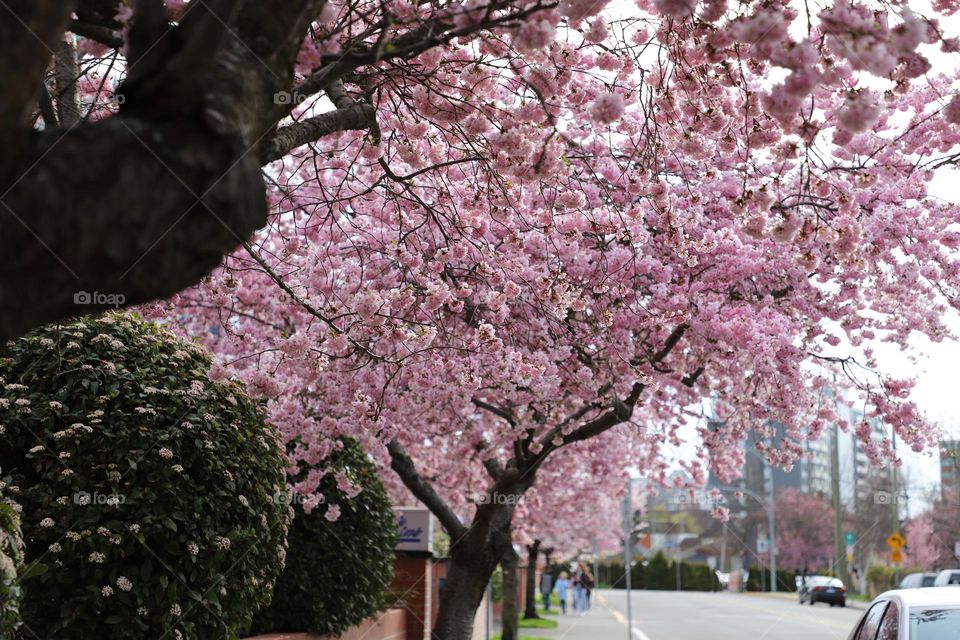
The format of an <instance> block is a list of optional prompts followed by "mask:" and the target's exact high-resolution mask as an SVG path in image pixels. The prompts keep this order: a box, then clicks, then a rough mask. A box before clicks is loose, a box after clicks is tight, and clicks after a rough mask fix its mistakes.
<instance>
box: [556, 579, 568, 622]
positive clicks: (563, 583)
mask: <svg viewBox="0 0 960 640" xmlns="http://www.w3.org/2000/svg"><path fill="white" fill-rule="evenodd" d="M556 587H557V599H558V600H560V612H561V613H563V614H564V615H566V614H567V589H569V588H570V574H568V573H567V572H566V571H561V572H560V577H559V578H557V584H556Z"/></svg>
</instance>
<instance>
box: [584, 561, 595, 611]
mask: <svg viewBox="0 0 960 640" xmlns="http://www.w3.org/2000/svg"><path fill="white" fill-rule="evenodd" d="M593 586H594V582H593V574H592V573H590V569H587V568H584V570H583V588H584V590H585V591H586V594H585V596H586V597H585V601H586V602H585V605H586V607H585V608H586V610H587V611H590V594H591V593H593Z"/></svg>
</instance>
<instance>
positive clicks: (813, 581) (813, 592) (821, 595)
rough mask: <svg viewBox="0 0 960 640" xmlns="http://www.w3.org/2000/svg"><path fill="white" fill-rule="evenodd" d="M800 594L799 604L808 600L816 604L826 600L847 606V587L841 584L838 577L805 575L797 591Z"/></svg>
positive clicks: (831, 603) (832, 604)
mask: <svg viewBox="0 0 960 640" xmlns="http://www.w3.org/2000/svg"><path fill="white" fill-rule="evenodd" d="M798 593H799V595H800V604H803V603H804V602H809V603H810V604H817V603H818V602H827V603H829V604H830V606H831V607H833V606H837V605H839V606H841V607H845V606H847V588H846V587H845V586H843V582H841V581H840V580H839V579H838V578H831V577H830V576H807V579H806V580H805V581H804V582H803V584H801V585H800V590H799V591H798Z"/></svg>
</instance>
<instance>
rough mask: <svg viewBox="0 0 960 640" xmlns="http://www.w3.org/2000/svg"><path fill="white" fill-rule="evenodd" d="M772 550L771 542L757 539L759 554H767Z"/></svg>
mask: <svg viewBox="0 0 960 640" xmlns="http://www.w3.org/2000/svg"><path fill="white" fill-rule="evenodd" d="M769 550H770V541H769V540H767V539H766V538H757V553H766V552H767V551H769Z"/></svg>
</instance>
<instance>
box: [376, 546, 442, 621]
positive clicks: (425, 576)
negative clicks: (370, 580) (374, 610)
mask: <svg viewBox="0 0 960 640" xmlns="http://www.w3.org/2000/svg"><path fill="white" fill-rule="evenodd" d="M435 591H436V580H435V579H434V564H433V560H432V558H430V557H429V556H425V555H413V554H405V553H403V552H397V560H396V563H395V564H394V570H393V582H392V583H391V584H390V587H389V589H388V591H387V594H388V596H389V597H390V598H396V599H397V600H398V602H397V605H396V606H397V607H401V608H403V609H404V610H405V612H406V630H407V635H406V640H430V629H429V625H431V624H432V622H433V619H434V616H435V615H436V611H435V609H436V606H435V597H436V594H435Z"/></svg>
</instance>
